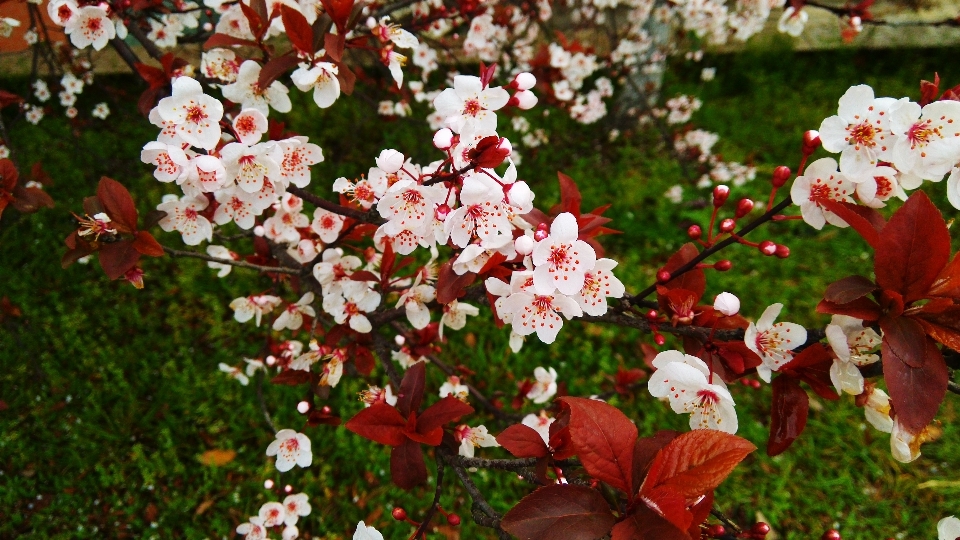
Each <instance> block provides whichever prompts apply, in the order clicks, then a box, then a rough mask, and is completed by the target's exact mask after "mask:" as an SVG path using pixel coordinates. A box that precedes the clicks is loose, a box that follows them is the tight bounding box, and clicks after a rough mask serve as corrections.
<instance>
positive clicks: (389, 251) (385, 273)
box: [380, 242, 397, 289]
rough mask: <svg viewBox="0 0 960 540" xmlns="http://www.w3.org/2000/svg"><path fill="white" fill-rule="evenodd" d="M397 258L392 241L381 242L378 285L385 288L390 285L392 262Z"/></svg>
mask: <svg viewBox="0 0 960 540" xmlns="http://www.w3.org/2000/svg"><path fill="white" fill-rule="evenodd" d="M396 260H397V253H396V252H395V251H394V250H393V242H384V243H383V256H382V257H380V286H381V288H383V289H386V288H388V287H389V286H390V276H391V275H392V274H393V263H394V262H396Z"/></svg>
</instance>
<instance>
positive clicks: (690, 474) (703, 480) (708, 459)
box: [640, 429, 757, 499]
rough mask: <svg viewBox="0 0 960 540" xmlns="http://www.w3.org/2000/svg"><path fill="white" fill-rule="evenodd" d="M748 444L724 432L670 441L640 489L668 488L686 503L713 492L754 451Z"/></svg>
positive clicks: (701, 431)
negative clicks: (667, 486)
mask: <svg viewBox="0 0 960 540" xmlns="http://www.w3.org/2000/svg"><path fill="white" fill-rule="evenodd" d="M756 449H757V447H756V446H754V445H753V444H752V443H750V441H747V440H746V439H742V438H740V437H737V436H736V435H731V434H729V433H725V432H723V431H715V430H709V429H697V430H694V431H690V432H687V433H684V434H683V435H680V436H679V437H677V438H676V439H674V440H672V441H670V442H669V443H668V444H667V445H666V446H664V447H663V449H661V450H660V452H658V453H657V457H656V458H654V460H653V463H652V464H651V465H650V472H648V473H647V478H646V480H644V482H643V487H642V488H641V489H640V494H641V496H642V495H643V494H644V493H648V492H649V491H650V490H652V489H654V488H656V487H658V486H662V485H670V486H672V487H673V488H675V489H676V490H677V491H679V492H680V493H681V494H682V495H683V496H684V497H686V498H688V499H696V498H697V497H699V496H700V495H703V494H705V493H706V492H708V491H712V490H713V489H715V488H716V487H717V486H719V485H720V483H721V482H723V481H724V479H726V477H727V476H728V475H729V474H730V472H731V471H733V469H734V467H736V466H737V464H738V463H740V462H741V461H743V458H745V457H747V455H748V454H750V452H753V451H754V450H756Z"/></svg>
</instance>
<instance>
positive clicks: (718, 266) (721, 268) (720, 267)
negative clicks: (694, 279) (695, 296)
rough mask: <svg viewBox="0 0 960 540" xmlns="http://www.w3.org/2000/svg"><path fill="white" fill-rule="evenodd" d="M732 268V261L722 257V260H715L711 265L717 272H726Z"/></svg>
mask: <svg viewBox="0 0 960 540" xmlns="http://www.w3.org/2000/svg"><path fill="white" fill-rule="evenodd" d="M731 268H733V263H732V262H730V259H723V260H722V261H717V262H716V263H715V264H714V265H713V269H714V270H716V271H717V272H726V271H728V270H730V269H731Z"/></svg>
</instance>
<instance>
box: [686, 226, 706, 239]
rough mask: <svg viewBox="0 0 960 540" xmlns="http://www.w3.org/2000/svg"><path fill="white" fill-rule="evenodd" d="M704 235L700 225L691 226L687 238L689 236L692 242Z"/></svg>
mask: <svg viewBox="0 0 960 540" xmlns="http://www.w3.org/2000/svg"><path fill="white" fill-rule="evenodd" d="M702 234H703V230H702V229H700V226H699V225H691V226H689V227H688V228H687V236H689V237H690V239H691V240H697V239H699V238H700V235H702Z"/></svg>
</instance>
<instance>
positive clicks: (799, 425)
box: [767, 375, 810, 456]
mask: <svg viewBox="0 0 960 540" xmlns="http://www.w3.org/2000/svg"><path fill="white" fill-rule="evenodd" d="M809 409H810V398H809V397H807V393H806V392H805V391H804V390H803V388H800V381H799V380H797V379H795V378H793V377H791V376H789V375H780V376H779V377H777V378H775V379H774V380H773V406H772V408H771V410H770V438H768V439H767V455H768V456H776V455H777V454H780V453H783V451H784V450H786V449H787V448H789V447H790V445H791V444H793V441H795V440H796V439H797V437H799V436H800V434H801V433H803V428H804V427H806V425H807V412H808V411H809Z"/></svg>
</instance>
